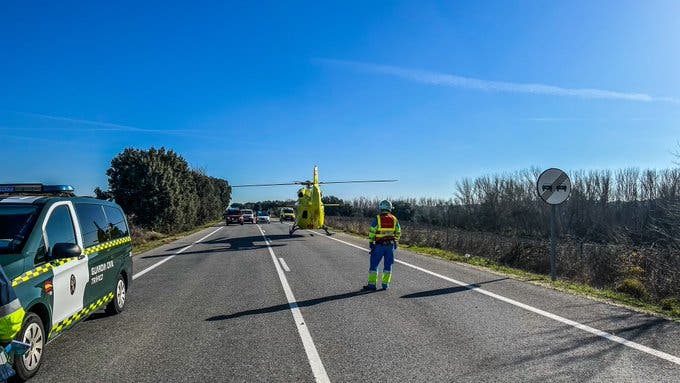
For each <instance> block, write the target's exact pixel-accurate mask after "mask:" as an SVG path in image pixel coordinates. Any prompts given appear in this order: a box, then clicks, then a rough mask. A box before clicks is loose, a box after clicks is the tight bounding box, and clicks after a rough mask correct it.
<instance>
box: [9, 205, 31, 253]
mask: <svg viewBox="0 0 680 383" xmlns="http://www.w3.org/2000/svg"><path fill="white" fill-rule="evenodd" d="M37 217H38V208H37V207H36V206H34V205H2V204H0V254H17V253H21V251H22V250H23V248H24V245H25V244H26V239H27V238H28V235H29V234H30V233H31V230H32V229H33V226H34V225H35V221H36V218H37Z"/></svg>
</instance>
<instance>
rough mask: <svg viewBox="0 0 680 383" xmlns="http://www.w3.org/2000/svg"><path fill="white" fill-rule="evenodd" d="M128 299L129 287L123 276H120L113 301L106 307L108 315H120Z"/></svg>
mask: <svg viewBox="0 0 680 383" xmlns="http://www.w3.org/2000/svg"><path fill="white" fill-rule="evenodd" d="M126 298H127V286H126V285H125V279H123V276H122V275H118V281H116V289H115V290H114V291H113V300H112V301H111V302H109V305H108V306H106V313H107V314H109V315H116V314H120V313H121V312H122V311H123V309H124V308H125V299H126Z"/></svg>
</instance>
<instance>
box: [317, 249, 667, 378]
mask: <svg viewBox="0 0 680 383" xmlns="http://www.w3.org/2000/svg"><path fill="white" fill-rule="evenodd" d="M324 237H326V238H329V239H332V240H334V241H338V242H341V243H344V244H345V245H349V246H352V247H355V248H357V249H359V250H363V251H366V252H368V251H370V250H369V249H366V248H363V247H361V246H357V245H355V244H353V243H349V242H346V241H343V240H341V239H337V238H333V237H329V236H324ZM395 262H397V263H400V264H402V265H404V266H408V267H410V268H412V269H415V270H418V271H422V272H423V273H426V274H430V275H432V276H435V277H437V278H441V279H443V280H445V281H449V282H451V283H454V284H456V285H459V286H462V287H465V288H466V289H468V290H472V291H476V292H478V293H480V294H484V295H486V296H489V297H491V298H494V299H497V300H499V301H503V302H505V303H509V304H511V305H513V306H516V307H519V308H522V309H524V310H527V311H530V312H532V313H535V314H538V315H541V316H544V317H546V318H550V319H552V320H555V321H558V322H561V323H564V324H566V325H569V326H572V327H575V328H577V329H579V330H583V331H586V332H589V333H591V334H594V335H597V336H599V337H602V338H605V339H607V340H610V341H612V342H616V343H619V344H622V345H624V346H626V347H630V348H632V349H635V350H638V351H642V352H644V353H647V354H650V355H653V356H656V357H657V358H660V359H663V360H666V361H668V362H671V363H675V364H677V365H680V357H677V356H675V355H671V354H668V353H665V352H663V351H659V350H656V349H653V348H651V347H647V346H644V345H641V344H639V343H636V342H633V341H631V340H628V339H625V338H621V337H620V336H616V335H614V334H610V333H608V332H606V331H602V330H598V329H596V328H594V327H590V326H587V325H584V324H582V323H579V322H576V321H573V320H571V319H567V318H564V317H561V316H559V315H556V314H553V313H550V312H547V311H545V310H541V309H539V308H536V307H533V306H529V305H527V304H525V303H522V302H518V301H516V300H514V299H510V298H506V297H504V296H502V295H498V294H496V293H492V292H491V291H488V290H484V289H482V288H480V287H476V286H471V285H470V284H469V283H465V282H461V281H458V280H455V279H453V278H449V277H447V276H444V275H441V274H437V273H435V272H433V271H430V270H427V269H424V268H422V267H419V266H416V265H412V264H410V263H408V262H404V261H401V260H399V259H395Z"/></svg>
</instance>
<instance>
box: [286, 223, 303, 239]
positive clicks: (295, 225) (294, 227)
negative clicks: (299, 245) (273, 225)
mask: <svg viewBox="0 0 680 383" xmlns="http://www.w3.org/2000/svg"><path fill="white" fill-rule="evenodd" d="M299 228H300V227H299V226H298V225H297V224H293V226H291V227H290V229H288V235H290V236H292V235H293V233H295V231H296V230H297V229H299Z"/></svg>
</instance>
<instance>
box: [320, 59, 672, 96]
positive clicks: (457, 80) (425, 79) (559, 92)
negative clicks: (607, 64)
mask: <svg viewBox="0 0 680 383" xmlns="http://www.w3.org/2000/svg"><path fill="white" fill-rule="evenodd" d="M314 61H316V62H318V63H321V64H324V65H329V66H338V67H346V68H350V69H353V70H357V71H361V72H368V73H376V74H380V75H386V76H394V77H399V78H403V79H405V80H409V81H413V82H418V83H422V84H429V85H436V86H447V87H452V88H465V89H473V90H481V91H486V92H507V93H526V94H537V95H550V96H563V97H578V98H588V99H608V100H626V101H640V102H669V103H674V104H680V99H677V98H673V97H659V96H652V95H649V94H645V93H631V92H618V91H612V90H604V89H595V88H563V87H559V86H553V85H546V84H537V83H515V82H506V81H489V80H482V79H477V78H471V77H463V76H457V75H453V74H447V73H437V72H429V71H422V70H416V69H409V68H402V67H396V66H390V65H380V64H372V63H365V62H359V61H347V60H335V59H315V60H314Z"/></svg>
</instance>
